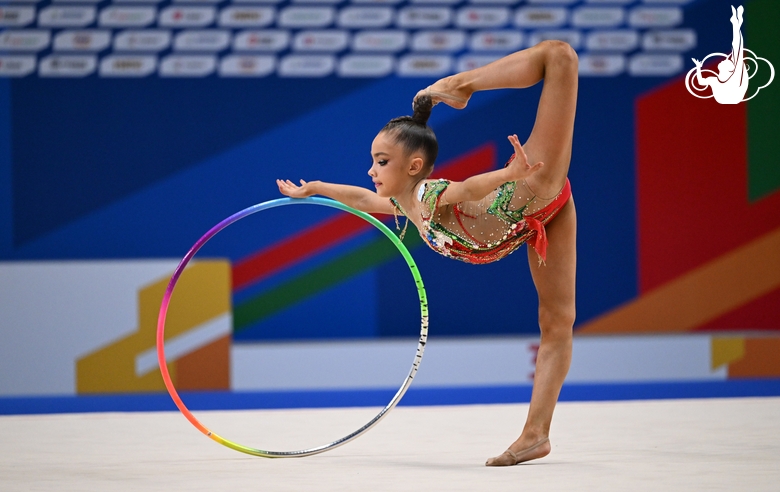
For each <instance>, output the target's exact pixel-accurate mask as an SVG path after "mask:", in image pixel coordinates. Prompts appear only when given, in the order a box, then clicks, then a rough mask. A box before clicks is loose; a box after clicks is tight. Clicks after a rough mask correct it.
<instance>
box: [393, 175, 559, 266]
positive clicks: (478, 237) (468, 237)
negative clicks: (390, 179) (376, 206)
mask: <svg viewBox="0 0 780 492" xmlns="http://www.w3.org/2000/svg"><path fill="white" fill-rule="evenodd" d="M449 184H450V181H448V180H446V179H439V180H433V181H426V182H424V183H423V184H422V185H421V186H420V189H419V192H418V195H417V198H418V199H419V200H420V203H421V205H422V207H421V208H422V214H421V215H422V217H421V218H422V229H421V230H420V231H419V232H420V236H421V237H422V238H423V240H424V241H425V243H426V244H428V246H430V247H431V249H433V250H434V251H436V252H438V253H441V254H442V255H444V256H447V257H450V258H455V259H457V260H461V261H465V262H467V263H474V264H483V263H491V262H493V261H497V260H500V259H501V258H504V257H505V256H507V255H509V254H510V253H512V252H514V251H515V250H516V249H518V248H519V247H520V246H521V245H523V243H525V242H526V241H527V242H528V244H529V245H530V246H532V247H533V248H534V250H535V251H536V253H537V255H538V256H539V262H540V263H542V262H544V261H545V260H546V259H547V234H546V232H545V229H544V226H545V224H547V223H548V222H550V221H551V220H552V219H553V218H554V217H555V216H556V215H557V214H558V212H560V211H561V209H562V208H563V206H564V205H565V204H566V202H567V201H568V200H569V198H570V197H571V185H570V184H569V180H568V179H567V180H566V184H565V185H564V187H563V189H562V190H561V191H560V192H558V194H557V195H555V197H553V198H549V199H544V198H540V197H537V196H536V195H535V194H534V193H533V192H532V191H531V189H530V188H529V187H528V185H527V184H526V182H525V181H524V180H523V181H519V182H516V181H510V182H508V183H504V184H502V185H501V186H499V187H498V188H496V189H495V190H494V191H492V192H491V193H490V194H488V195H487V196H486V197H485V198H483V199H482V200H478V201H474V202H460V203H456V204H446V205H441V204H440V202H441V197H442V195H443V194H444V192H445V191H446V190H447V187H448V186H449ZM390 200H391V202H392V203H393V205H394V206H395V207H396V208H397V209H398V210H399V211H400V212H401V213H403V214H404V215H406V214H405V213H404V211H403V210H402V209H401V207H400V205H399V204H398V202H397V201H396V200H395V199H394V198H391V199H390Z"/></svg>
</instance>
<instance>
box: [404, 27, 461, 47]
mask: <svg viewBox="0 0 780 492" xmlns="http://www.w3.org/2000/svg"><path fill="white" fill-rule="evenodd" d="M465 45H466V33H465V32H463V31H455V30H450V31H421V32H418V33H417V34H415V35H414V36H413V37H412V49H413V50H416V51H459V50H461V49H463V47H464V46H465Z"/></svg>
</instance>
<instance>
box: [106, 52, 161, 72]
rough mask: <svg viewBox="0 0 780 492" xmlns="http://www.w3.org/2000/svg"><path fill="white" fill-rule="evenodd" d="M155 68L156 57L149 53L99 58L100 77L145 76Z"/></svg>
mask: <svg viewBox="0 0 780 492" xmlns="http://www.w3.org/2000/svg"><path fill="white" fill-rule="evenodd" d="M155 70H157V57H156V56H150V55H110V56H107V57H105V58H103V59H102V60H100V68H99V69H98V73H99V74H100V76H101V77H146V76H148V75H151V74H153V73H154V71H155Z"/></svg>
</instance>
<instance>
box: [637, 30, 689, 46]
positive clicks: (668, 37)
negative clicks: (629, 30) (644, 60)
mask: <svg viewBox="0 0 780 492" xmlns="http://www.w3.org/2000/svg"><path fill="white" fill-rule="evenodd" d="M694 47H696V31H694V30H693V29H673V30H668V31H647V32H646V33H645V35H644V37H643V38H642V48H643V49H645V50H646V51H688V50H690V49H692V48H694Z"/></svg>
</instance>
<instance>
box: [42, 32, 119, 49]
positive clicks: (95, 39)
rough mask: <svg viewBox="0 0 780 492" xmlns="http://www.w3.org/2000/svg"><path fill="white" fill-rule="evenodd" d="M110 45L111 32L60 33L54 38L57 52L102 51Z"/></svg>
mask: <svg viewBox="0 0 780 492" xmlns="http://www.w3.org/2000/svg"><path fill="white" fill-rule="evenodd" d="M110 44H111V31H109V30H98V29H89V30H83V31H60V32H59V33H57V35H56V36H54V49H55V50H57V51H102V50H104V49H106V48H108V47H109V45H110Z"/></svg>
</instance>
